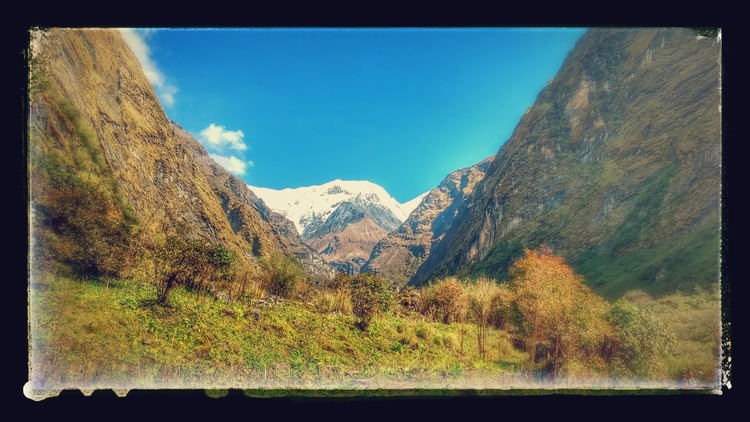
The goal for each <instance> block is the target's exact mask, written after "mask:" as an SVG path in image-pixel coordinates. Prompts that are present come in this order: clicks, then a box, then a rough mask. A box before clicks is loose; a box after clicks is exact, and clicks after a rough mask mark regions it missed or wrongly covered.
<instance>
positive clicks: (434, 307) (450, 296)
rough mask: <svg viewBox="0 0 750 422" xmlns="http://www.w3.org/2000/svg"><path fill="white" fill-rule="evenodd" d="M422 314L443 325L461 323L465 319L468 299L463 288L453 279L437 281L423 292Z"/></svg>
mask: <svg viewBox="0 0 750 422" xmlns="http://www.w3.org/2000/svg"><path fill="white" fill-rule="evenodd" d="M421 306H422V314H424V315H429V316H430V317H432V318H433V319H435V320H436V321H441V322H443V323H445V324H450V323H452V322H463V321H464V319H465V318H466V310H467V308H468V298H467V296H466V292H465V291H464V287H463V286H462V285H461V283H459V282H458V280H457V279H456V278H455V277H449V278H446V279H444V280H441V281H439V282H438V283H437V284H434V285H432V286H430V287H428V288H426V289H425V291H424V299H423V300H422V304H421Z"/></svg>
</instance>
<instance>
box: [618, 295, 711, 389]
mask: <svg viewBox="0 0 750 422" xmlns="http://www.w3.org/2000/svg"><path fill="white" fill-rule="evenodd" d="M626 297H627V298H628V299H629V300H630V301H631V302H634V303H635V304H636V305H638V306H641V307H643V308H645V309H647V310H649V311H651V312H652V313H653V314H654V315H655V316H656V317H657V318H659V319H660V320H661V321H662V322H664V323H665V324H666V326H667V327H668V328H669V330H670V331H671V332H672V333H673V334H674V335H675V337H676V339H677V348H676V352H675V355H674V356H673V357H672V358H670V359H669V360H668V361H667V369H668V371H669V373H671V374H680V373H681V372H682V371H688V370H690V371H693V372H694V374H695V377H696V378H697V379H698V380H699V381H700V382H702V383H705V384H708V385H710V384H713V385H718V383H719V382H720V379H721V378H720V373H719V371H720V366H719V363H720V355H719V353H720V336H721V327H720V322H721V313H720V303H721V302H720V298H719V290H718V288H717V286H716V285H714V286H712V288H709V289H705V288H701V287H698V288H696V289H695V290H694V291H692V292H689V293H675V294H671V295H668V296H663V297H661V298H659V299H652V298H651V297H649V296H648V295H647V294H643V293H638V294H633V293H632V292H631V293H630V294H629V295H627V296H626Z"/></svg>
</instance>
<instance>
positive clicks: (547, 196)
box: [411, 29, 721, 297]
mask: <svg viewBox="0 0 750 422" xmlns="http://www.w3.org/2000/svg"><path fill="white" fill-rule="evenodd" d="M720 54H721V47H720V42H717V40H716V39H715V38H714V39H710V38H703V37H698V36H697V35H696V34H695V33H694V32H692V31H690V30H686V29H663V30H652V29H638V30H618V29H593V30H590V31H589V32H587V33H586V34H585V35H584V36H583V37H582V38H581V39H580V40H579V42H578V43H577V45H576V47H575V48H574V49H573V51H571V53H570V54H569V55H568V57H567V59H566V60H565V62H564V64H563V66H562V67H561V69H560V71H559V73H558V74H557V76H556V77H555V78H554V79H553V80H551V81H550V82H549V84H548V85H547V87H545V88H544V89H543V90H542V92H541V93H540V94H539V96H538V97H537V100H536V102H535V103H534V105H533V106H532V107H530V108H529V109H528V110H527V112H526V113H525V115H524V116H523V117H522V119H521V121H520V122H519V124H518V126H517V127H516V129H515V131H514V133H513V135H512V136H511V138H510V139H509V140H508V141H507V142H506V143H505V144H504V145H503V147H502V148H501V149H500V151H499V152H498V154H497V156H496V158H495V160H494V162H493V164H492V166H491V168H490V169H489V170H488V173H487V175H486V177H485V178H484V179H483V180H482V181H481V182H479V183H478V184H477V186H476V188H475V193H474V196H473V200H472V202H471V206H470V207H462V208H461V209H459V210H458V211H459V212H458V215H457V216H456V217H455V221H453V223H452V225H451V227H450V228H449V229H448V231H447V232H446V234H445V236H444V237H443V239H441V240H440V241H439V242H437V243H436V244H435V245H433V247H432V250H431V252H430V255H429V257H428V258H427V259H426V261H425V262H424V263H423V264H422V265H421V266H420V267H419V270H418V271H417V272H416V274H415V276H414V277H413V278H412V280H411V283H412V284H416V285H419V284H422V283H425V282H426V281H428V280H430V279H432V278H435V277H439V276H444V275H449V274H459V275H467V274H487V275H490V276H493V277H497V278H499V279H503V278H505V277H506V275H507V270H508V267H509V265H510V263H511V262H512V261H513V259H515V258H516V257H518V256H520V254H521V253H522V249H523V248H524V247H533V248H535V247H538V246H539V244H540V243H547V244H548V245H549V246H551V247H552V248H553V249H554V250H555V251H557V252H558V253H560V254H562V255H563V256H565V257H566V258H567V259H568V260H569V261H570V262H571V263H572V264H573V265H574V266H575V268H576V270H577V271H579V272H581V273H582V274H583V275H584V276H585V277H586V280H587V282H588V283H589V285H591V286H592V287H593V288H594V289H595V290H597V291H598V292H599V293H601V294H604V295H605V296H608V297H617V296H619V295H621V294H622V293H623V292H624V291H626V290H629V289H634V288H640V289H645V290H647V291H649V292H651V293H654V294H659V293H663V292H669V291H674V290H678V289H691V288H692V287H693V286H694V285H697V284H703V285H705V284H708V283H711V282H716V281H718V279H719V272H718V270H719V263H718V262H719V236H720V234H719V231H720V215H719V207H720V189H721V170H720V160H721V111H720V105H721V97H720V72H721V69H720Z"/></svg>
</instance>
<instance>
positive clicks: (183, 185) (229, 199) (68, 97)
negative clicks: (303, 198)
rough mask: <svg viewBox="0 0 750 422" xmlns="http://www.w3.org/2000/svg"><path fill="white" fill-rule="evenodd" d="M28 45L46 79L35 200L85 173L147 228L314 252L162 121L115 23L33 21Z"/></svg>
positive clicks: (269, 249) (248, 248) (34, 130)
mask: <svg viewBox="0 0 750 422" xmlns="http://www.w3.org/2000/svg"><path fill="white" fill-rule="evenodd" d="M32 49H33V51H34V53H35V56H34V59H33V63H32V65H33V66H32V71H33V72H35V75H38V76H39V78H38V79H39V80H40V81H43V82H37V83H36V84H35V85H34V87H33V88H32V90H31V91H32V92H31V95H30V99H29V100H30V101H29V104H30V119H29V153H30V171H31V179H32V182H31V201H32V203H34V204H41V205H42V206H46V205H45V204H52V205H54V202H55V201H56V199H55V198H56V196H55V195H58V196H59V192H65V191H68V190H70V189H72V188H73V187H77V186H81V185H83V186H87V185H86V184H87V183H88V186H90V188H87V189H89V191H90V192H104V193H103V194H102V197H104V198H105V199H106V197H107V195H109V196H110V197H114V196H116V197H117V200H116V201H114V202H118V203H121V204H122V205H123V207H124V208H129V209H131V210H132V212H133V213H134V214H135V216H136V217H137V219H138V220H139V221H140V222H141V224H142V225H144V227H146V228H147V229H148V230H153V231H155V232H162V231H169V230H173V229H174V228H175V227H180V228H182V229H184V230H185V231H186V233H188V234H189V235H190V236H192V237H196V238H201V239H203V240H206V241H210V242H212V243H221V244H224V245H226V246H228V247H230V248H231V249H233V250H234V251H235V252H236V253H237V255H238V256H239V257H240V259H241V260H242V261H247V259H248V258H250V257H252V256H253V255H267V254H270V253H273V252H281V253H293V254H295V255H297V256H298V257H301V258H303V259H309V260H311V261H314V260H315V257H314V256H313V255H312V251H310V250H309V248H307V247H305V246H304V245H303V244H302V242H301V240H300V239H299V236H298V234H297V233H296V231H295V230H294V228H293V226H291V223H290V222H288V221H287V220H285V219H284V218H283V217H281V216H279V215H277V214H274V213H272V212H270V210H268V209H267V208H265V207H264V205H263V203H262V201H260V200H259V199H258V198H257V197H255V196H254V195H252V193H250V192H249V191H247V189H246V188H245V185H244V183H241V182H240V181H239V180H238V179H236V178H234V177H233V176H231V175H230V174H229V173H227V172H226V171H224V169H222V168H221V167H219V166H218V165H216V163H214V162H213V160H211V159H210V157H208V156H207V155H206V154H205V152H204V151H203V149H202V147H201V146H200V145H199V144H198V143H197V142H196V141H195V140H194V139H193V138H192V136H190V135H189V134H187V133H186V132H185V131H183V130H182V129H181V128H180V127H179V126H176V125H175V126H173V125H172V124H171V123H170V122H169V120H168V119H167V117H166V115H165V113H164V110H163V109H162V107H161V104H160V103H159V101H158V99H157V97H156V94H155V93H154V90H153V88H152V86H151V83H150V82H149V81H148V79H147V78H146V76H145V75H144V73H143V70H142V68H141V66H140V64H139V63H138V60H137V59H136V57H135V55H134V54H133V53H132V52H131V50H130V48H129V47H128V45H127V44H126V43H125V41H124V40H123V39H122V37H121V35H120V33H119V32H118V31H117V30H65V29H62V30H61V29H51V30H48V31H43V32H42V31H39V32H35V33H34V36H33V39H32ZM86 157H90V158H86ZM60 172H68V173H69V174H67V175H65V174H63V175H60ZM92 180H94V181H95V182H96V183H94V182H91V181H92ZM115 194H116V195H115ZM58 202H59V201H58ZM42 211H44V210H42ZM32 224H34V222H33V221H32ZM52 229H53V230H54V227H52ZM58 234H59V233H58ZM48 237H49V236H48ZM313 266H314V265H313ZM310 268H312V266H311V267H310ZM326 268H327V267H326ZM319 270H320V271H323V272H325V268H319ZM328 271H330V269H329V270H328Z"/></svg>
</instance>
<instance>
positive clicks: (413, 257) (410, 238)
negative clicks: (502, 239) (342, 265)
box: [362, 155, 494, 286]
mask: <svg viewBox="0 0 750 422" xmlns="http://www.w3.org/2000/svg"><path fill="white" fill-rule="evenodd" d="M493 158H494V155H493V156H492V157H489V158H486V159H484V160H482V161H481V162H479V163H477V164H475V165H473V166H471V167H467V168H464V169H461V170H456V171H454V172H452V173H450V174H449V175H448V176H446V177H445V179H443V181H442V182H441V183H440V185H438V187H436V188H435V189H433V190H431V191H430V192H428V193H427V195H426V196H424V198H423V199H422V201H421V203H420V204H419V206H418V207H416V209H415V210H414V211H413V212H412V213H411V214H410V215H409V218H407V219H406V221H405V222H404V223H403V224H402V225H401V226H400V227H399V228H398V229H397V230H396V231H393V232H391V233H390V234H389V235H388V236H386V237H385V238H383V239H382V240H381V241H380V242H378V243H377V245H375V247H374V248H373V249H372V253H371V255H370V259H369V260H368V261H367V262H366V263H365V264H364V265H363V266H362V271H363V272H364V271H367V272H372V273H375V274H380V275H382V276H384V277H386V278H387V279H388V280H391V281H392V282H393V283H394V284H395V285H397V286H403V285H405V284H406V283H407V282H408V281H409V279H410V278H411V277H412V276H413V275H414V273H415V272H416V271H417V268H419V266H420V265H421V264H422V262H424V260H425V259H427V257H428V256H429V254H430V250H431V249H432V245H433V244H434V243H435V242H439V241H440V240H441V239H442V238H443V235H445V233H446V232H447V231H448V229H449V228H450V227H451V225H452V223H453V221H454V219H455V217H456V215H457V213H458V210H459V209H460V208H462V207H465V206H468V201H469V200H470V198H471V195H472V193H473V192H474V187H475V186H476V184H477V183H478V182H479V181H480V180H482V178H484V175H485V173H486V172H487V169H489V167H490V165H491V164H492V159H493Z"/></svg>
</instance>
